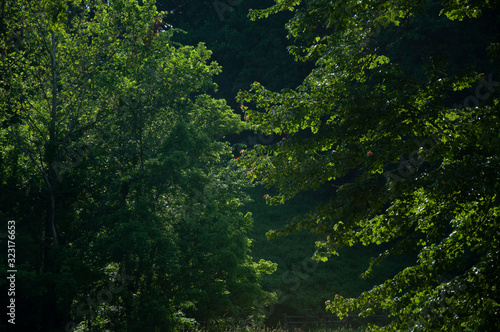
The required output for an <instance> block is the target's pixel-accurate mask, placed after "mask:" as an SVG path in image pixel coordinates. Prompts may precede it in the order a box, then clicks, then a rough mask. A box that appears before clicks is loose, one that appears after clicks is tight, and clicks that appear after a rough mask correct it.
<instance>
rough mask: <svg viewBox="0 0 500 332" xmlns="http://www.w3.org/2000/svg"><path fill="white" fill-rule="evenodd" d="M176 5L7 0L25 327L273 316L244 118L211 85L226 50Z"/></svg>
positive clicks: (11, 186) (11, 162) (7, 187)
mask: <svg viewBox="0 0 500 332" xmlns="http://www.w3.org/2000/svg"><path fill="white" fill-rule="evenodd" d="M164 15H165V13H161V12H158V11H157V9H156V7H155V5H154V1H134V0H113V1H105V2H103V1H92V0H91V1H64V2H62V1H42V2H38V1H30V0H17V1H10V2H2V18H1V26H2V32H1V35H0V37H1V38H0V52H1V63H0V72H1V76H2V80H1V82H0V95H1V98H0V108H1V113H0V121H1V128H0V140H1V144H2V148H1V151H0V190H1V192H2V196H1V198H0V200H1V204H0V205H1V206H2V208H1V210H0V216H1V218H2V220H15V221H16V223H17V232H18V239H17V245H18V248H19V249H18V252H19V254H18V259H17V270H18V277H19V278H18V288H19V289H20V290H21V289H22V290H23V291H22V292H21V291H20V292H19V294H18V296H17V297H16V300H17V310H18V316H19V317H23V319H22V321H21V320H19V321H18V322H17V323H18V324H17V325H18V326H21V327H23V326H25V327H26V328H30V329H31V330H43V331H48V330H66V331H68V330H73V329H75V328H76V329H78V330H82V331H85V330H94V329H99V330H104V329H109V330H120V331H137V330H140V329H146V330H151V331H157V330H161V331H169V330H173V329H174V328H176V327H178V326H179V325H180V324H183V323H193V322H194V321H193V320H192V319H191V320H190V319H188V317H189V318H193V319H196V320H197V321H203V322H204V323H205V324H207V325H208V324H210V323H211V322H213V321H219V320H220V322H219V323H224V324H228V323H237V322H238V321H243V320H246V319H248V318H249V317H250V319H252V320H259V319H262V313H263V309H264V306H265V305H266V304H268V303H271V302H272V301H273V300H274V295H273V294H271V293H268V292H265V291H263V290H262V288H261V286H260V279H261V275H263V274H266V273H272V272H273V270H274V269H275V268H276V267H275V265H274V264H272V263H270V262H267V261H260V262H258V263H257V262H254V261H253V259H252V257H251V256H250V240H249V239H248V232H249V229H250V227H251V225H252V219H251V215H249V214H244V213H243V209H242V204H243V203H244V202H245V201H246V200H247V198H246V195H245V194H244V193H243V191H242V190H243V187H244V186H245V184H244V173H243V172H242V171H241V170H238V169H237V168H236V167H235V166H234V165H233V164H232V163H231V161H230V160H231V153H230V152H231V149H230V147H229V146H228V144H227V143H224V142H222V141H221V139H222V138H223V137H224V136H225V135H227V134H230V133H234V132H237V131H240V130H242V129H243V128H244V123H243V122H241V121H240V119H239V116H237V115H235V114H233V112H232V110H231V108H230V107H229V106H228V105H227V104H226V102H225V101H224V100H217V99H214V98H212V97H211V96H210V95H208V94H207V93H210V92H212V91H213V90H214V89H215V87H216V86H215V84H214V83H213V76H214V75H216V74H218V73H220V72H221V68H220V66H219V65H218V64H217V63H215V62H209V59H210V57H211V52H210V51H209V50H207V49H206V47H205V46H204V45H203V44H198V45H197V46H182V45H178V44H176V43H173V42H172V41H171V38H172V35H173V34H174V33H175V30H174V29H168V27H161V24H160V25H159V20H161V18H162V17H163V16H164ZM4 193H5V195H4ZM2 266H4V267H5V266H6V264H2ZM2 283H5V280H4V281H2ZM106 287H107V288H106ZM4 295H5V294H3V295H2V296H4Z"/></svg>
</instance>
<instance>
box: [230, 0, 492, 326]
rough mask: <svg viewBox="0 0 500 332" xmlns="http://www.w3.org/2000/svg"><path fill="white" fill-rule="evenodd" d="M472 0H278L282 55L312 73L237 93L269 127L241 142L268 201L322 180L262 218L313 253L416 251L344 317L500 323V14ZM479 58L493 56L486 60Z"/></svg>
mask: <svg viewBox="0 0 500 332" xmlns="http://www.w3.org/2000/svg"><path fill="white" fill-rule="evenodd" d="M491 6H492V5H491V4H489V2H481V1H470V2H469V1H442V2H440V1H404V2H401V1H342V2H341V1H335V2H326V1H314V0H308V1H300V0H278V1H276V4H275V5H274V6H272V7H270V8H269V9H265V10H260V11H252V13H251V15H252V17H253V18H263V17H267V16H269V15H270V14H273V13H277V12H280V11H286V10H290V11H293V13H294V16H293V18H292V19H291V20H290V21H289V23H288V24H287V29H288V31H289V35H290V37H291V38H293V39H294V45H293V46H291V47H290V52H291V53H292V54H294V55H295V56H296V58H297V59H298V60H301V61H314V62H315V65H316V67H315V69H314V70H312V71H311V73H310V74H309V75H308V77H307V78H306V79H305V80H304V81H303V83H302V84H301V85H300V86H299V87H297V88H296V89H293V90H291V89H290V90H285V91H281V92H273V91H270V90H268V89H266V88H265V87H264V86H263V85H262V84H260V83H257V82H256V83H254V84H253V85H252V87H251V90H249V91H244V92H240V93H239V95H238V97H239V101H240V102H241V103H242V104H243V105H244V106H243V108H244V110H245V111H246V113H247V117H248V121H249V123H250V124H251V126H252V128H253V129H254V130H262V131H264V132H265V133H274V134H276V135H281V137H282V140H281V141H280V142H278V143H276V144H272V145H267V146H262V145H258V146H256V147H255V148H254V149H253V150H248V151H246V152H245V154H244V156H243V157H242V158H241V161H240V164H241V165H242V166H244V167H246V169H247V170H248V171H247V172H248V176H249V178H251V179H254V180H257V181H262V182H263V183H264V184H265V185H267V186H269V187H274V188H276V190H277V192H278V193H277V194H276V195H274V196H268V197H267V199H268V201H269V202H270V203H271V204H279V203H282V202H284V201H286V200H289V199H291V198H293V197H294V196H295V195H297V194H298V193H300V192H303V191H306V190H311V189H313V190H314V189H317V188H320V187H321V186H322V185H324V184H330V185H331V186H333V187H336V188H337V190H336V191H335V193H334V194H332V195H331V197H330V198H329V199H328V200H327V201H326V202H325V203H323V204H321V205H320V206H318V207H317V208H315V209H313V210H312V211H310V212H309V213H308V214H306V215H305V216H302V217H297V218H295V219H294V220H292V221H291V222H290V223H289V224H288V225H287V226H286V227H284V228H283V229H278V230H271V231H270V232H269V234H268V235H269V236H270V237H274V236H276V235H287V234H290V233H294V232H296V231H297V230H309V231H311V232H312V233H314V234H316V235H317V236H321V237H322V240H321V241H318V242H317V243H316V246H317V252H316V254H315V257H316V258H317V259H319V260H326V259H327V258H328V257H329V256H330V255H334V254H337V253H338V250H339V248H340V247H343V246H352V245H354V244H356V243H361V244H364V245H370V244H377V245H380V244H384V247H388V248H389V249H387V250H383V251H382V252H381V253H380V255H379V256H378V257H377V258H375V259H374V260H373V261H372V263H371V266H370V268H369V269H368V270H367V271H366V273H365V276H366V277H368V276H369V275H370V274H371V273H372V270H373V268H375V267H376V266H377V265H378V264H379V263H380V262H381V261H383V260H384V259H385V258H386V257H387V256H389V255H392V254H399V253H410V254H411V253H414V254H415V255H416V263H415V264H413V265H411V266H408V267H406V268H404V269H402V270H401V271H400V272H399V273H397V274H396V275H395V276H394V277H391V278H388V279H387V280H386V281H385V282H384V283H382V284H380V285H378V286H375V287H373V288H372V289H371V290H369V291H366V292H363V293H362V294H361V295H360V296H358V297H354V298H345V297H344V296H342V294H334V293H332V294H331V301H328V302H327V304H326V307H327V309H328V310H330V311H331V312H333V313H336V314H337V315H339V316H340V317H343V316H345V315H347V314H353V313H354V314H359V315H361V316H369V315H372V314H374V313H377V312H381V311H386V312H388V313H389V314H390V315H391V316H393V319H392V320H391V322H390V324H389V325H388V326H386V327H384V329H386V330H492V331H493V330H498V329H499V326H498V322H499V321H500V317H499V315H500V314H499V306H500V293H499V290H498V287H497V286H498V284H499V279H498V276H499V275H500V265H499V263H498V262H499V261H500V257H499V254H500V248H499V243H500V241H499V236H500V234H499V231H500V220H499V212H500V207H499V206H500V204H499V197H498V192H499V188H498V184H499V173H498V165H500V160H499V157H498V156H499V150H498V147H499V146H500V136H499V132H500V122H499V117H498V116H499V99H498V86H499V83H498V82H497V81H496V79H497V76H496V75H497V72H496V71H495V62H496V63H497V64H498V59H499V58H498V42H497V40H498V37H496V36H495V31H493V30H492V27H494V26H498V23H499V22H498V11H497V9H496V8H494V7H491ZM487 56H489V59H490V60H491V62H490V61H488V59H487Z"/></svg>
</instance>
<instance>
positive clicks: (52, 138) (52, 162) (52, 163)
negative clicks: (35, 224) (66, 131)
mask: <svg viewBox="0 0 500 332" xmlns="http://www.w3.org/2000/svg"><path fill="white" fill-rule="evenodd" d="M51 34H52V107H51V110H50V128H49V147H50V149H52V151H50V154H49V156H50V158H49V177H48V178H49V184H48V185H49V190H50V211H49V219H48V224H49V228H50V231H51V232H52V238H53V239H54V246H57V245H58V240H57V231H56V225H55V219H56V197H55V190H54V184H55V182H56V178H57V172H56V169H55V167H57V166H56V165H58V163H57V159H58V158H57V142H56V139H57V138H56V116H57V70H56V65H57V63H56V34H55V32H54V31H52V32H51Z"/></svg>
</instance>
